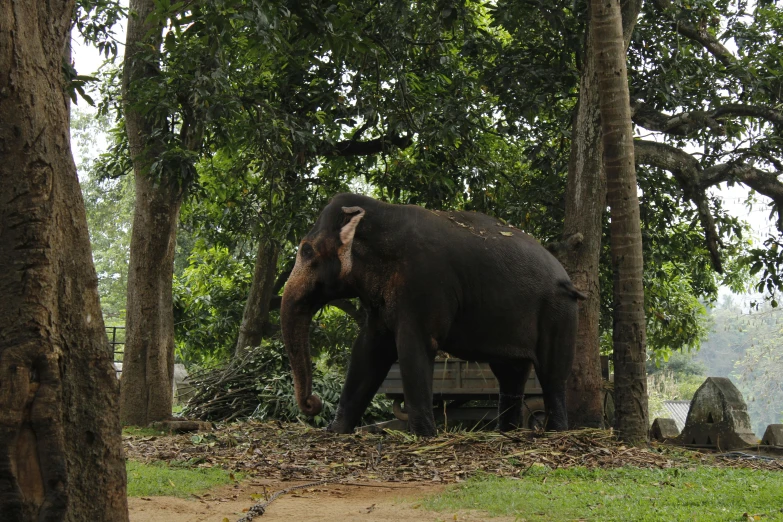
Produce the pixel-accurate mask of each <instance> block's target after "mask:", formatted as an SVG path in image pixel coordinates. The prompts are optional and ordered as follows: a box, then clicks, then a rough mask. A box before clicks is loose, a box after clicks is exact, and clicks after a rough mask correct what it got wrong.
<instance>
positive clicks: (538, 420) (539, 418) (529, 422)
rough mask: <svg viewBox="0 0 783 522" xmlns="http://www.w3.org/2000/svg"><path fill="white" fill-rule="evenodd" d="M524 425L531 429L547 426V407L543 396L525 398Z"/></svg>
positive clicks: (523, 409)
mask: <svg viewBox="0 0 783 522" xmlns="http://www.w3.org/2000/svg"><path fill="white" fill-rule="evenodd" d="M522 425H523V426H524V427H525V428H527V429H529V430H543V429H544V427H545V426H546V408H544V399H543V398H542V397H533V398H531V399H525V405H524V407H523V408H522Z"/></svg>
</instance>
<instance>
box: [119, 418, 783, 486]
mask: <svg viewBox="0 0 783 522" xmlns="http://www.w3.org/2000/svg"><path fill="white" fill-rule="evenodd" d="M124 446H125V454H126V455H127V456H128V458H131V459H135V460H141V461H146V462H154V461H169V462H171V461H178V462H188V463H190V464H191V465H194V464H195V465H198V466H200V467H210V466H221V467H223V468H226V469H232V470H238V471H242V472H246V473H249V474H251V475H259V476H263V477H265V478H268V479H277V480H281V481H282V480H304V481H311V480H327V479H335V478H347V477H353V478H354V479H356V480H369V481H384V482H409V481H416V482H423V481H426V482H433V481H434V482H443V483H453V482H460V481H462V480H464V479H466V478H469V477H471V476H474V475H475V474H477V473H491V474H493V475H500V476H511V477H518V476H520V474H524V473H530V472H532V471H535V468H536V467H538V468H539V469H557V468H570V467H575V466H579V467H585V468H588V469H594V468H619V467H623V466H634V467H638V468H653V469H666V468H673V467H686V468H689V467H693V466H698V465H709V466H721V467H743V468H752V469H768V470H778V471H783V460H759V459H737V458H728V457H724V456H722V455H715V454H709V453H704V452H697V451H690V450H685V449H683V448H679V447H675V446H666V445H650V446H649V447H635V446H627V445H625V444H623V443H622V442H621V441H618V440H617V438H616V437H615V435H614V433H613V432H612V431H610V430H597V429H585V430H578V431H565V432H557V433H549V432H548V433H543V432H533V431H529V430H518V431H514V432H508V433H498V432H469V431H449V432H439V433H438V435H437V436H436V437H432V438H418V437H415V436H413V435H410V434H409V433H404V432H400V431H393V430H385V431H384V432H383V433H379V434H375V433H367V432H357V433H355V434H353V435H336V434H333V433H328V432H325V431H323V430H317V429H313V428H311V427H309V426H306V425H303V424H300V423H281V422H255V421H250V422H245V423H232V424H225V425H218V426H217V427H216V429H215V431H213V432H210V433H207V434H199V435H173V436H163V437H128V436H125V437H124Z"/></svg>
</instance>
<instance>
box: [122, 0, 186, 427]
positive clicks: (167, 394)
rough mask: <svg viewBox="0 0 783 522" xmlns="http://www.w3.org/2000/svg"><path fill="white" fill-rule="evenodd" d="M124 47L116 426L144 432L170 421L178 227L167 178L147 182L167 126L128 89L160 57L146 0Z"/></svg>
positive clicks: (157, 30)
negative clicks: (129, 203) (127, 204)
mask: <svg viewBox="0 0 783 522" xmlns="http://www.w3.org/2000/svg"><path fill="white" fill-rule="evenodd" d="M129 7H130V12H131V13H132V14H131V16H130V17H129V18H128V32H127V40H126V46H125V65H124V75H123V101H124V107H123V108H124V111H125V126H126V130H127V132H128V143H129V145H130V152H131V156H132V160H133V170H134V174H135V180H136V204H135V209H134V214H133V231H132V234H131V249H130V266H129V270H128V304H127V320H126V321H127V341H126V344H125V354H124V356H123V367H122V389H121V396H120V410H121V419H122V423H123V424H133V425H138V426H144V425H147V424H149V423H150V422H154V421H161V420H166V419H168V418H170V417H171V406H172V388H171V384H172V380H173V377H174V311H173V306H172V278H173V273H174V249H175V246H176V238H177V223H178V220H179V210H180V206H181V204H182V198H183V195H184V190H183V188H182V187H181V185H180V183H178V180H175V179H174V178H173V177H167V176H166V175H165V174H167V173H164V175H163V176H157V177H153V176H152V175H151V173H150V166H151V164H152V163H153V162H154V161H155V160H156V159H157V158H158V157H159V156H160V154H161V152H162V151H164V150H165V144H164V143H162V141H161V139H160V138H154V137H153V136H154V135H155V131H161V129H162V130H163V132H158V133H157V134H158V135H161V134H164V133H165V129H166V125H167V122H166V120H165V117H161V115H158V114H155V111H149V112H145V111H144V108H143V107H140V106H138V105H137V100H136V99H135V98H134V91H133V85H134V84H136V85H138V83H136V82H139V81H140V80H144V79H149V78H154V77H155V76H156V75H157V74H159V73H158V65H159V64H157V63H153V62H150V61H146V60H145V58H144V57H145V56H147V57H148V56H149V54H150V50H158V51H159V49H160V44H161V34H162V33H161V30H162V28H161V27H160V26H159V25H155V22H154V17H150V16H149V15H150V14H151V13H152V12H153V10H154V3H153V0H131V2H130V6H129Z"/></svg>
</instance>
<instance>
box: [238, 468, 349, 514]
mask: <svg viewBox="0 0 783 522" xmlns="http://www.w3.org/2000/svg"><path fill="white" fill-rule="evenodd" d="M352 477H353V475H351V476H348V477H335V478H332V479H324V480H319V481H316V482H310V483H308V484H301V485H299V486H292V487H290V488H287V489H281V490H280V491H278V492H276V493H275V494H274V495H272V496H271V497H269V500H267V501H265V502H257V503H256V504H255V505H254V506H253V507H251V508H250V509H249V510H248V512H247V515H245V516H244V517H242V518H240V519H239V520H237V522H251V521H252V520H253V519H254V518H256V517H260V516H261V515H263V514H264V513H265V512H266V508H267V507H268V506H269V504H271V503H272V502H274V501H275V500H277V499H278V498H279V497H282V496H283V495H285V494H286V493H290V492H292V491H296V490H298V489H306V488H313V487H315V486H323V485H324V484H333V483H336V482H343V481H345V480H348V479H350V478H352Z"/></svg>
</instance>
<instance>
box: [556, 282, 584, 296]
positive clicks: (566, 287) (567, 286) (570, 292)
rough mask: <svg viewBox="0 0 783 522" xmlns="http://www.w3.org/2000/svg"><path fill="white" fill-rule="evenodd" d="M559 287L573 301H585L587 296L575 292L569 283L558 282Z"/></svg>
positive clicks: (577, 291) (574, 288)
mask: <svg viewBox="0 0 783 522" xmlns="http://www.w3.org/2000/svg"><path fill="white" fill-rule="evenodd" d="M560 286H561V287H562V288H563V290H565V291H566V292H568V295H570V296H571V297H573V298H574V299H587V295H586V294H584V293H582V292H580V291H579V290H577V289H576V287H575V286H574V284H573V283H572V282H571V281H560Z"/></svg>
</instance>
